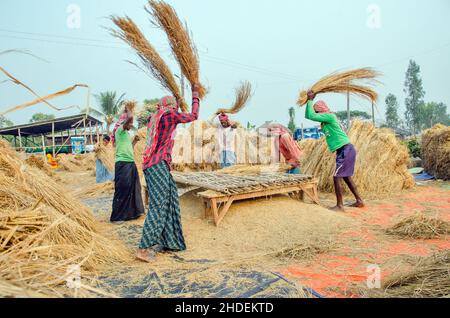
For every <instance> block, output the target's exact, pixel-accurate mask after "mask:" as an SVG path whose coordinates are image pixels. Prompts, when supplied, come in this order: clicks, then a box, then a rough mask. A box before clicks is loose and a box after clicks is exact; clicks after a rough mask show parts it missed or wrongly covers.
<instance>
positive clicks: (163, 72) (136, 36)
mask: <svg viewBox="0 0 450 318" xmlns="http://www.w3.org/2000/svg"><path fill="white" fill-rule="evenodd" d="M111 20H112V22H113V23H114V24H115V25H116V26H117V27H118V28H119V30H113V29H111V30H110V32H111V34H112V35H113V36H114V37H116V38H119V39H121V40H123V41H124V42H125V43H127V44H128V45H130V46H131V47H132V48H133V49H134V50H135V51H136V54H137V55H138V57H139V59H140V60H141V63H142V65H143V67H144V68H143V69H142V68H141V69H142V70H144V71H145V72H147V73H148V74H149V75H150V76H152V77H153V78H155V79H156V80H157V81H158V82H159V83H160V84H161V85H162V87H164V88H166V89H168V90H169V91H170V92H171V93H172V94H173V96H174V97H175V98H176V99H177V101H178V103H179V105H180V108H181V110H182V111H183V112H186V111H187V110H188V106H187V104H186V102H185V101H184V99H183V98H182V95H181V91H180V88H179V86H178V84H177V82H176V81H175V78H174V76H173V75H172V74H173V73H172V72H171V70H170V68H169V66H167V64H166V62H164V60H163V59H162V58H161V56H160V55H159V54H158V52H157V51H156V50H155V48H154V47H153V46H152V45H151V44H150V42H149V41H148V40H147V39H146V38H145V36H144V34H143V33H142V32H141V30H140V29H139V28H138V26H137V25H136V24H135V23H134V22H133V20H132V19H131V18H129V17H124V18H120V17H111ZM132 64H134V63H132ZM135 65H136V64H135ZM136 66H137V65H136ZM138 67H139V66H138Z"/></svg>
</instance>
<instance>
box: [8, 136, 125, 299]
mask: <svg viewBox="0 0 450 318" xmlns="http://www.w3.org/2000/svg"><path fill="white" fill-rule="evenodd" d="M11 185H14V187H11ZM101 232H102V230H101V227H100V226H99V225H98V224H97V223H96V222H95V220H94V218H93V216H92V212H91V211H90V210H89V209H88V208H87V207H85V206H83V205H82V204H81V203H80V202H78V201H77V200H76V199H75V198H74V197H72V196H71V195H70V194H68V191H67V190H66V189H64V188H62V187H61V185H55V182H54V181H53V180H52V179H51V178H50V177H49V176H47V175H46V174H45V173H44V172H42V171H40V170H39V169H36V168H34V167H30V166H27V165H25V164H24V163H23V162H22V161H21V160H20V158H19V157H18V155H17V154H16V153H15V152H13V151H12V149H11V148H10V147H9V146H8V145H7V144H6V143H4V142H0V277H2V278H1V280H0V296H3V297H6V296H27V295H35V294H40V293H42V294H44V295H52V296H83V295H86V294H83V291H84V292H86V291H87V292H92V291H94V290H96V289H95V288H91V287H89V286H86V281H85V280H84V281H83V284H84V285H83V286H82V289H81V292H82V294H78V295H73V292H74V291H73V290H70V289H68V288H67V287H66V286H64V284H65V283H66V279H67V278H68V275H69V274H70V271H69V269H70V266H71V265H79V266H80V268H81V269H82V270H83V279H89V278H93V277H94V276H95V271H96V270H99V269H100V268H101V266H103V265H108V264H112V263H114V262H117V261H124V260H127V259H128V257H129V254H128V252H127V250H126V249H125V247H124V246H123V245H122V244H120V243H118V242H114V244H111V239H107V238H106V237H104V236H103V235H102V234H101ZM28 291H31V292H30V293H29V292H28ZM98 292H100V291H98ZM94 293H96V292H94ZM18 294H19V295H18ZM97 294H98V293H97Z"/></svg>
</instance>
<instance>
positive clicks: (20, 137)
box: [19, 128, 22, 151]
mask: <svg viewBox="0 0 450 318" xmlns="http://www.w3.org/2000/svg"><path fill="white" fill-rule="evenodd" d="M19 150H20V151H22V133H21V131H20V128H19Z"/></svg>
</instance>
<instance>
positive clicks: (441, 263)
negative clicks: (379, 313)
mask: <svg viewBox="0 0 450 318" xmlns="http://www.w3.org/2000/svg"><path fill="white" fill-rule="evenodd" d="M449 276H450V252H449V251H445V252H442V253H439V254H436V255H433V256H431V257H428V258H422V259H420V260H419V261H418V262H417V264H416V266H415V267H414V268H413V269H412V270H410V271H409V272H407V273H403V274H397V275H395V276H393V277H391V278H389V279H388V280H386V281H385V282H384V283H383V289H384V293H383V294H382V295H379V296H382V297H395V298H411V297H415V298H423V297H431V298H437V297H445V298H448V297H449V296H450V279H449Z"/></svg>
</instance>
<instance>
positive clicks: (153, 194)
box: [139, 161, 186, 251]
mask: <svg viewBox="0 0 450 318" xmlns="http://www.w3.org/2000/svg"><path fill="white" fill-rule="evenodd" d="M144 175H145V181H146V183H147V188H148V195H149V208H148V214H147V218H146V219H145V223H144V229H143V233H142V239H141V243H140V245H139V248H140V249H148V248H151V247H153V246H156V245H159V246H160V247H162V248H164V249H165V250H170V251H184V250H185V249H186V244H185V242H184V237H183V229H182V226H181V213H180V202H179V198H178V190H177V186H176V183H175V180H174V179H173V177H172V175H171V174H170V170H169V167H168V165H167V163H166V162H165V161H162V162H160V163H158V164H156V165H154V166H152V167H150V168H147V169H145V170H144Z"/></svg>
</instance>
